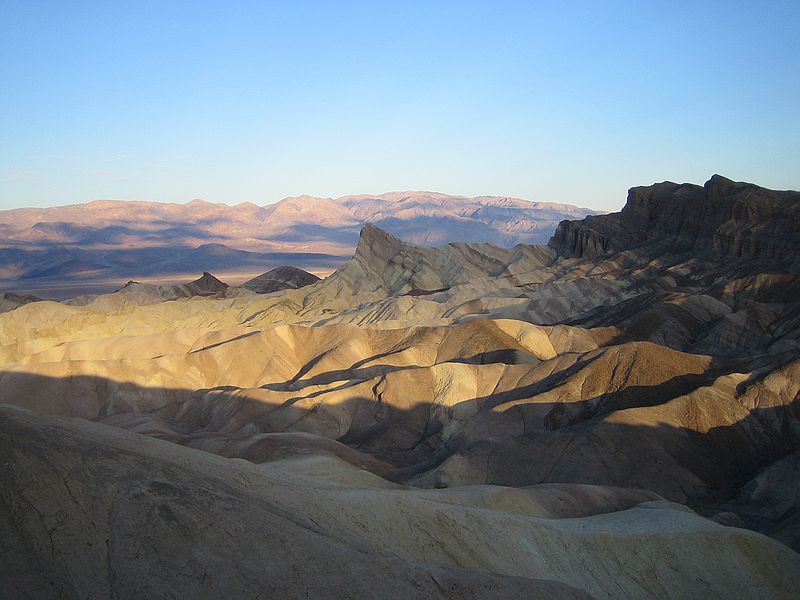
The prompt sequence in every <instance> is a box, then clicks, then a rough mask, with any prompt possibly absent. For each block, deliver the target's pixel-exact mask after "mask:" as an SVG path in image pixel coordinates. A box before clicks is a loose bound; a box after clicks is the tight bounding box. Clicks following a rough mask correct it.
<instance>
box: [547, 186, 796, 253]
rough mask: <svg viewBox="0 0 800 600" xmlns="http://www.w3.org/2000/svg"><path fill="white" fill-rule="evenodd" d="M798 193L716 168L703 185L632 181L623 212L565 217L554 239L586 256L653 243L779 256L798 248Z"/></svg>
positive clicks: (674, 247) (559, 248) (678, 249)
mask: <svg viewBox="0 0 800 600" xmlns="http://www.w3.org/2000/svg"><path fill="white" fill-rule="evenodd" d="M798 240H800V193H798V192H793V191H785V192H781V191H773V190H768V189H765V188H762V187H759V186H757V185H753V184H751V183H737V182H734V181H731V180H730V179H726V178H725V177H722V176H720V175H714V176H713V177H712V178H711V179H709V180H708V181H707V182H706V184H705V185H704V186H702V187H701V186H699V185H693V184H676V183H672V182H663V183H657V184H654V185H651V186H644V187H634V188H631V189H630V190H629V192H628V201H627V203H626V205H625V208H623V209H622V211H621V212H619V213H612V214H609V215H599V216H591V217H587V218H586V219H583V220H581V221H562V222H561V223H560V224H559V226H558V228H557V229H556V232H555V235H553V237H552V238H551V239H550V242H549V245H550V246H551V247H552V248H554V249H555V250H556V251H557V252H558V253H559V255H561V256H564V257H581V258H588V257H594V256H599V255H603V254H606V253H611V252H615V251H620V250H628V249H633V248H637V247H641V246H642V245H646V244H652V243H663V244H665V245H666V246H667V247H669V248H670V249H672V250H674V251H676V252H683V251H692V252H694V253H698V252H700V253H708V254H710V255H712V256H714V257H718V258H721V257H736V258H743V259H778V258H782V257H789V256H791V255H792V254H793V253H796V252H797V251H798V250H799V249H800V242H798Z"/></svg>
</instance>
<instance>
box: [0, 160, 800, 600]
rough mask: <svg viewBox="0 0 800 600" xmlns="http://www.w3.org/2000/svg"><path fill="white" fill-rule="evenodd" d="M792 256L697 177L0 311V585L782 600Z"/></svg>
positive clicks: (745, 187) (787, 518)
mask: <svg viewBox="0 0 800 600" xmlns="http://www.w3.org/2000/svg"><path fill="white" fill-rule="evenodd" d="M373 200H374V199H373ZM390 201H392V200H391V199H383V200H375V201H374V203H373V201H369V202H365V201H363V200H362V199H359V200H358V203H357V204H358V206H359V207H360V209H359V210H364V211H373V210H374V211H378V210H379V208H380V207H381V206H382V205H381V202H390ZM330 202H331V203H332V204H333V205H335V206H337V207H339V209H341V210H342V211H345V210H347V211H348V212H347V214H351V213H352V212H353V210H354V209H351V207H350V205H349V204H348V203H347V202H346V201H342V200H339V201H330ZM443 202H446V200H443ZM203 206H205V205H203ZM493 206H494V205H493ZM245 209H246V210H252V211H257V210H262V209H257V207H249V208H248V207H245V208H242V210H245ZM63 210H84V209H83V208H81V209H78V208H76V209H63ZM164 210H180V209H177V208H174V207H172V208H169V209H164ZM208 210H217V209H216V208H208ZM220 210H223V209H220ZM231 210H233V209H231ZM320 210H322V209H320ZM332 210H333V209H331V211H332ZM492 210H495V209H494V208H492V209H491V210H489V211H488V212H491V211H492ZM497 210H500V209H497ZM20 214H23V213H20ZM326 214H329V212H328V209H327V208H326ZM353 214H355V213H353ZM370 214H374V213H370ZM356 216H357V217H358V218H364V219H365V220H366V216H365V213H361V214H360V215H359V214H357V215H356ZM426 218H427V217H426ZM431 218H433V217H431ZM214 219H216V217H214V218H213V219H210V221H209V222H212V221H213V220H214ZM35 220H36V218H35V217H31V218H30V221H35ZM34 224H35V223H34ZM32 226H33V225H31V227H32ZM319 226H320V227H323V226H325V225H324V224H319ZM314 231H319V230H314ZM431 235H434V234H433V233H432V234H431ZM436 235H438V234H436ZM520 235H522V234H520ZM526 235H527V234H526ZM530 235H534V234H530ZM521 239H523V240H524V239H530V238H524V237H523V238H521ZM438 241H440V240H438V239H437V240H433V239H431V240H428V242H430V243H433V242H436V243H438ZM798 249H800V193H798V192H775V191H771V190H766V189H763V188H760V187H757V186H755V185H752V184H747V183H735V182H733V181H730V180H727V179H725V178H723V177H720V176H714V177H712V178H711V179H710V180H709V181H708V182H707V183H706V184H705V185H704V186H698V185H691V184H682V185H678V184H673V183H668V182H667V183H659V184H655V185H652V186H648V187H637V188H633V189H631V190H630V192H629V195H628V201H627V204H626V205H625V208H624V209H623V210H622V211H621V212H620V213H615V214H610V215H596V216H588V217H586V218H583V219H581V220H566V221H563V222H561V223H560V224H559V225H558V228H557V230H556V232H555V235H554V236H553V237H552V239H551V240H550V242H549V244H548V245H525V244H519V245H516V246H514V247H511V248H508V247H501V246H498V245H490V244H486V243H464V242H460V243H451V244H446V245H443V246H441V247H438V248H430V247H423V246H420V245H414V244H411V243H408V242H407V241H401V239H398V238H397V237H396V236H394V235H392V234H391V233H389V232H387V231H386V230H385V229H383V228H379V227H378V226H376V225H373V224H367V225H364V226H363V227H362V228H361V233H360V237H359V240H358V244H357V248H356V251H355V255H354V256H353V258H352V260H350V261H349V262H347V263H346V264H344V265H343V266H341V267H340V268H339V269H338V270H337V271H336V272H335V273H333V274H332V275H330V276H329V277H327V278H325V279H323V280H320V281H315V280H314V279H313V277H306V276H305V275H303V273H302V272H298V271H297V270H292V269H284V270H281V271H280V272H273V273H271V274H265V276H263V277H260V278H256V279H254V280H253V281H251V282H249V283H248V285H245V286H238V287H237V286H227V285H225V284H224V283H222V282H221V281H219V280H218V279H216V278H214V277H213V276H211V275H209V274H208V273H206V274H204V275H203V277H202V278H201V279H200V280H198V281H197V282H194V283H193V284H185V285H184V286H183V287H181V286H172V287H169V286H153V285H149V284H136V283H130V284H128V285H126V286H125V287H123V288H122V289H120V290H119V291H117V292H115V293H113V294H106V295H100V296H85V297H83V298H81V299H75V300H73V301H71V302H69V303H58V302H51V301H28V300H26V299H20V298H21V297H19V296H16V297H14V298H9V297H7V298H6V300H5V302H8V303H16V304H17V307H16V308H13V307H12V306H11V304H9V308H13V310H10V311H8V312H5V313H3V314H0V362H1V363H2V365H1V366H0V413H2V418H1V419H0V431H1V434H0V473H2V481H3V485H2V486H0V540H2V553H3V560H0V589H3V590H8V594H10V596H13V597H25V596H26V595H27V596H28V597H37V598H109V597H113V598H134V597H135V598H138V597H153V598H171V597H192V598H218V597H221V596H225V597H231V598H270V597H303V596H316V597H325V598H327V597H337V598H398V597H402V598H510V597H520V598H522V597H525V598H787V599H788V598H797V597H800V554H798V550H800V491H798V490H799V488H798V485H799V484H798V482H799V481H800V259H799V258H798V256H800V254H799V253H798ZM306 275H308V274H306ZM276 282H277V283H276ZM277 288H281V289H277ZM257 292H264V293H257ZM34 300H35V299H34Z"/></svg>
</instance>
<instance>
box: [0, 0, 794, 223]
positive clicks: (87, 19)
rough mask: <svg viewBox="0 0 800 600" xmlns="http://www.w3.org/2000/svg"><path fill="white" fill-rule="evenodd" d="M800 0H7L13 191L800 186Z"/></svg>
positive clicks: (20, 202) (1, 189) (224, 197)
mask: <svg viewBox="0 0 800 600" xmlns="http://www.w3.org/2000/svg"><path fill="white" fill-rule="evenodd" d="M799 31H800V1H798V0H790V1H786V2H775V1H770V0H751V1H748V2H740V1H737V0H726V1H720V2H712V1H706V2H704V1H702V0H695V1H683V0H671V1H663V2H662V1H658V0H652V1H646V0H639V1H632V2H614V1H612V0H608V1H603V2H599V1H591V2H578V1H576V2H565V1H559V2H535V1H533V0H530V1H525V2H502V1H495V2H468V1H464V0H462V1H458V2H439V1H436V0H427V1H424V2H412V1H409V0H405V1H402V2H381V1H379V0H374V1H366V0H365V1H363V2H345V1H342V0H338V1H329V2H302V1H286V2H266V1H262V2H170V1H169V0H160V1H157V2H149V1H147V0H137V1H135V2H132V1H131V2H117V1H114V0H103V1H97V2H70V1H65V0H59V1H53V2H47V1H44V0H42V1H31V0H24V1H21V2H17V1H13V0H0V208H10V207H16V206H34V205H36V206H46V205H53V204H68V203H77V202H85V201H89V200H93V199H98V198H120V199H148V200H160V201H170V202H186V201H188V200H190V199H192V198H204V199H206V200H209V201H214V202H227V203H229V204H235V203H238V202H243V201H251V202H255V203H257V204H267V203H270V202H274V201H277V200H279V199H281V198H283V197H285V196H290V195H299V194H313V195H321V196H340V195H345V194H350V193H380V192H384V191H389V190H406V189H423V190H435V191H442V192H447V193H453V194H465V195H481V194H492V195H495V194H496V195H511V196H519V197H523V198H527V199H531V200H540V201H554V202H568V203H571V204H578V205H582V206H589V207H593V208H598V209H603V210H616V209H618V208H620V207H621V206H622V204H623V203H624V200H625V193H626V190H627V188H628V187H630V186H633V185H644V184H650V183H653V182H655V181H663V180H673V181H692V182H697V183H702V182H704V181H705V180H706V179H708V177H709V176H710V175H712V174H713V173H721V174H723V175H725V176H727V177H731V178H733V179H737V180H743V181H753V182H755V183H758V184H760V185H764V186H767V187H773V188H780V189H787V188H792V189H798V188H800V34H798V32H799Z"/></svg>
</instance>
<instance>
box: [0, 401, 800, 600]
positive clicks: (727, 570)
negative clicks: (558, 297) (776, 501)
mask: <svg viewBox="0 0 800 600" xmlns="http://www.w3.org/2000/svg"><path fill="white" fill-rule="evenodd" d="M0 416H2V419H0V433H2V435H0V457H2V460H3V467H2V468H3V473H4V477H3V478H4V482H5V485H4V486H3V488H2V490H0V497H1V498H2V504H0V531H2V534H3V547H4V561H3V562H2V563H0V581H2V583H3V586H4V589H5V590H7V591H9V592H13V593H14V594H16V595H20V596H24V595H28V596H36V597H37V598H53V599H56V598H57V599H59V600H61V599H65V598H88V597H104V598H107V597H118V596H124V597H147V598H167V597H170V596H182V597H192V598H219V597H220V596H226V597H238V598H244V597H265V598H272V597H275V598H277V597H282V598H285V597H298V596H302V595H304V594H308V595H312V596H315V597H332V596H335V597H350V598H420V599H422V598H458V599H462V598H474V599H478V598H552V599H563V598H592V597H595V598H603V597H609V596H617V597H619V596H623V597H658V596H662V597H663V596H665V595H669V596H673V595H675V596H679V597H682V598H701V597H707V592H708V590H714V592H715V593H716V594H718V595H720V596H722V597H726V598H744V597H763V598H767V597H771V598H781V597H783V598H789V597H792V596H796V595H797V594H798V593H800V579H798V577H797V571H796V566H797V562H796V560H797V557H796V555H795V554H794V553H793V552H792V551H791V550H789V549H788V548H786V547H785V546H782V545H781V544H779V543H777V542H773V541H771V540H769V539H768V538H765V537H763V536H759V535H758V534H755V533H752V532H748V531H745V530H742V529H734V528H727V527H723V526H721V525H717V524H715V523H712V522H710V521H708V520H705V519H702V518H701V517H698V516H696V515H694V514H692V513H691V512H688V511H686V510H683V509H681V508H680V507H676V506H674V505H671V504H668V503H666V502H663V501H661V500H660V499H658V498H657V497H654V496H653V495H650V494H646V493H641V492H639V493H636V492H626V491H624V490H616V489H612V488H594V487H589V486H561V487H559V488H555V489H554V488H548V487H544V488H541V489H539V488H532V489H527V490H513V489H502V488H488V487H484V488H463V489H462V490H460V491H458V492H453V493H451V492H449V491H439V492H431V491H425V490H409V489H403V488H401V487H399V486H395V485H392V484H389V483H387V482H385V481H383V480H381V479H379V478H377V477H375V476H369V475H366V474H364V473H363V472H360V471H358V470H356V469H353V468H352V467H349V466H347V465H346V464H345V463H342V462H339V461H337V460H335V459H324V460H323V459H321V458H307V459H302V460H295V461H289V462H275V463H271V464H269V465H264V466H261V467H257V466H255V465H252V464H249V463H246V462H243V461H235V462H234V461H231V460H229V459H224V458H219V457H215V456H213V455H210V454H205V453H198V452H196V451H193V450H188V449H184V448H180V447H178V446H176V445H174V444H169V443H167V442H162V441H160V440H151V439H146V438H143V437H142V436H137V435H135V434H128V433H123V432H119V431H114V430H113V429H110V428H107V427H104V426H102V425H97V424H90V423H81V422H78V421H74V420H65V419H55V418H50V417H48V418H45V417H41V416H37V415H33V414H30V413H25V412H20V411H17V410H13V409H0ZM56 490H59V492H60V493H59V494H56V493H54V492H55V491H56ZM565 517H566V518H565ZM723 554H724V556H725V557H726V558H725V560H723V561H720V560H719V557H721V556H723ZM32 565H37V568H31V567H32ZM619 565H625V568H624V569H620V567H619ZM554 579H555V580H556V581H553V580H554ZM698 580H699V581H702V584H701V585H698V584H697V583H696V582H697V581H698Z"/></svg>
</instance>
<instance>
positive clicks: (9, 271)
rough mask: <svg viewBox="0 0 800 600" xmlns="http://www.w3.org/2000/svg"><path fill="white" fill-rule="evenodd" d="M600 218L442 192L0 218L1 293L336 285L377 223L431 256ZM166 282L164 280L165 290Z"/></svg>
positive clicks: (126, 206) (100, 207) (57, 295)
mask: <svg viewBox="0 0 800 600" xmlns="http://www.w3.org/2000/svg"><path fill="white" fill-rule="evenodd" d="M588 214H593V211H591V210H589V209H582V208H577V207H575V206H570V205H566V204H552V203H544V202H528V201H526V200H519V199H516V198H506V197H493V196H483V197H478V198H465V197H462V196H448V195H446V194H438V193H432V192H391V193H388V194H383V195H380V196H368V195H362V196H345V197H342V198H337V199H335V200H334V199H331V198H314V197H311V196H300V197H297V198H286V199H284V200H282V201H280V202H277V203H276V204H272V205H268V206H263V207H261V206H256V205H255V204H251V203H243V204H238V205H236V206H228V205H226V204H212V203H209V202H204V201H202V200H193V201H192V202H189V203H188V204H161V203H156V202H127V201H108V200H103V201H97V202H90V203H88V204H80V205H74V206H61V207H54V208H44V209H35V208H23V209H15V210H7V211H0V290H4V291H17V292H19V291H25V292H29V293H34V294H37V293H38V294H39V295H43V296H46V297H48V298H53V299H64V298H68V297H70V296H74V295H76V294H80V293H85V292H86V291H87V289H88V290H89V291H92V292H111V291H113V290H114V289H117V288H118V287H119V284H120V282H123V281H125V280H127V279H142V278H147V279H148V281H147V282H148V283H155V284H158V283H163V278H164V277H165V276H171V277H173V278H174V277H175V276H182V275H186V274H187V273H194V272H198V271H203V270H211V271H213V272H215V273H216V274H217V275H219V276H225V277H230V278H234V279H237V280H240V281H244V280H245V279H247V278H248V277H252V276H253V275H256V274H258V273H261V272H262V271H264V270H265V268H268V267H277V266H279V265H282V264H286V263H291V264H293V265H295V266H298V267H301V268H304V269H306V270H310V271H316V272H318V273H322V274H329V273H330V272H331V271H332V270H334V269H335V268H336V267H338V266H340V265H341V264H342V263H343V262H345V261H346V260H347V259H349V258H350V257H351V256H352V253H353V249H354V247H355V245H356V242H357V240H358V234H359V231H360V230H361V227H362V226H363V225H364V224H365V223H375V224H376V225H378V226H380V227H381V228H383V229H385V230H386V231H389V232H390V233H393V234H395V235H397V236H399V237H400V238H402V239H404V240H406V241H411V242H415V243H420V244H426V245H441V244H444V243H447V242H455V241H466V242H478V241H480V242H491V243H494V244H498V245H501V246H512V245H514V244H518V243H527V244H531V243H545V242H546V241H547V239H548V238H549V237H550V235H551V234H552V232H553V230H554V229H555V227H556V225H557V224H558V223H559V221H561V220H563V219H569V218H573V219H574V218H581V217H584V216H586V215H588ZM159 278H160V279H159Z"/></svg>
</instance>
